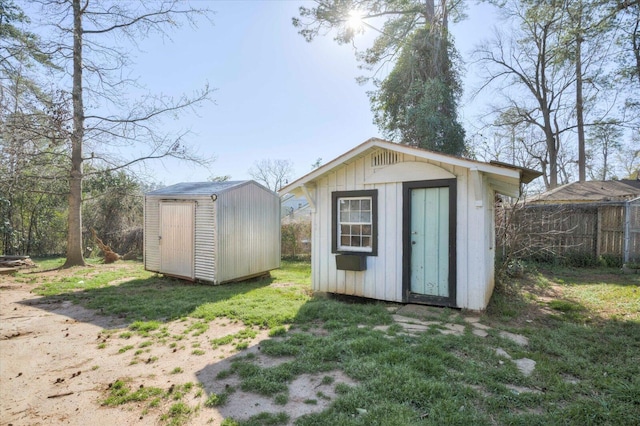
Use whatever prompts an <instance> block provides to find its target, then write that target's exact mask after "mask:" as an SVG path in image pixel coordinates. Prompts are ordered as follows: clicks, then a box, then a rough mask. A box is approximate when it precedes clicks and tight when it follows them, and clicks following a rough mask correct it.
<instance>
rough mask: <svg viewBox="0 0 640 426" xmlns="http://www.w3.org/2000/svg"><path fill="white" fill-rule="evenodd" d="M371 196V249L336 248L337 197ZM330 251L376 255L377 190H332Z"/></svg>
mask: <svg viewBox="0 0 640 426" xmlns="http://www.w3.org/2000/svg"><path fill="white" fill-rule="evenodd" d="M343 197H371V222H372V223H371V226H372V231H371V240H372V241H371V251H352V250H338V198H343ZM331 253H340V254H353V255H361V256H377V255H378V190H377V189H366V190H359V191H334V192H332V193H331Z"/></svg>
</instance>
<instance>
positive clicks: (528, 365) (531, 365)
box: [513, 358, 536, 377]
mask: <svg viewBox="0 0 640 426" xmlns="http://www.w3.org/2000/svg"><path fill="white" fill-rule="evenodd" d="M513 362H515V363H516V367H518V370H520V372H521V373H522V374H523V375H524V376H526V377H529V376H530V375H531V373H533V371H534V370H535V369H536V362H535V361H534V360H532V359H529V358H520V359H516V360H514V361H513Z"/></svg>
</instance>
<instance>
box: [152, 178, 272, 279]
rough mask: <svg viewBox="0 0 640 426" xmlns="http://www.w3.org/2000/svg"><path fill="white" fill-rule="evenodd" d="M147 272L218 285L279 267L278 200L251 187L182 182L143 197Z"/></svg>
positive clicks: (251, 183)
mask: <svg viewBox="0 0 640 426" xmlns="http://www.w3.org/2000/svg"><path fill="white" fill-rule="evenodd" d="M144 208H145V210H144V266H145V269H146V270H148V271H153V272H159V273H161V274H165V275H171V276H175V277H180V278H185V279H188V280H193V281H207V282H211V283H214V284H220V283H224V282H228V281H237V280H240V279H245V278H249V277H252V276H257V275H261V274H263V273H265V272H268V271H270V270H272V269H276V268H279V267H280V197H279V196H278V194H276V193H275V192H273V191H270V190H269V189H267V188H265V187H264V186H262V185H260V184H258V183H257V182H254V181H251V180H248V181H229V182H185V183H179V184H176V185H172V186H169V187H166V188H162V189H158V190H155V191H151V192H148V193H147V194H145V203H144Z"/></svg>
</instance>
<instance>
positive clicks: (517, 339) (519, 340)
mask: <svg viewBox="0 0 640 426" xmlns="http://www.w3.org/2000/svg"><path fill="white" fill-rule="evenodd" d="M500 337H503V338H505V339H509V340H511V341H512V342H514V343H515V344H517V345H520V346H527V345H528V344H529V339H527V338H526V337H524V336H522V335H520V334H514V333H509V332H508V331H501V332H500Z"/></svg>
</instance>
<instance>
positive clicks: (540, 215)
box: [496, 200, 640, 264]
mask: <svg viewBox="0 0 640 426" xmlns="http://www.w3.org/2000/svg"><path fill="white" fill-rule="evenodd" d="M496 233H497V237H498V244H497V245H498V249H499V250H501V251H502V253H505V251H506V250H512V251H515V252H517V253H519V254H518V257H525V258H527V257H529V258H537V259H540V260H553V259H563V258H574V259H583V263H593V262H596V261H598V260H599V259H602V258H604V259H606V260H609V261H610V263H613V264H617V263H620V264H621V263H622V262H639V261H640V200H634V201H631V202H620V203H607V204H553V205H547V204H532V205H525V206H517V207H508V208H502V209H498V210H497V218H496ZM498 253H500V252H498Z"/></svg>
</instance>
